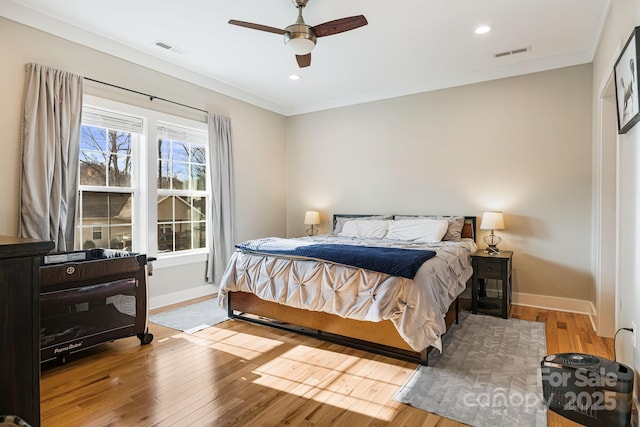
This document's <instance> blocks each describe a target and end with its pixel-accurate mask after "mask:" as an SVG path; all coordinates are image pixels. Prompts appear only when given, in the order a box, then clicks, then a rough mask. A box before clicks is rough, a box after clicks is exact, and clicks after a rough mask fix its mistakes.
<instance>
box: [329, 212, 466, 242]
mask: <svg viewBox="0 0 640 427" xmlns="http://www.w3.org/2000/svg"><path fill="white" fill-rule="evenodd" d="M400 216H402V217H407V216H415V217H436V216H437V217H449V216H452V215H376V214H334V215H333V228H332V230H335V229H336V226H337V225H338V223H339V222H340V218H365V217H379V219H394V218H395V217H400ZM476 222H477V217H475V216H465V217H464V226H463V227H462V237H463V238H468V239H472V240H473V241H474V242H475V241H476Z"/></svg>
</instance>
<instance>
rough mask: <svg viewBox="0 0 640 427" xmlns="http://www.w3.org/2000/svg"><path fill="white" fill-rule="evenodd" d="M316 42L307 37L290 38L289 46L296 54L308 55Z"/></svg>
mask: <svg viewBox="0 0 640 427" xmlns="http://www.w3.org/2000/svg"><path fill="white" fill-rule="evenodd" d="M315 46H316V44H315V43H314V42H313V41H312V40H309V39H307V38H290V39H289V40H288V41H287V47H288V48H289V49H291V50H292V51H293V53H295V54H296V55H307V54H309V53H311V51H312V50H313V48H314V47H315Z"/></svg>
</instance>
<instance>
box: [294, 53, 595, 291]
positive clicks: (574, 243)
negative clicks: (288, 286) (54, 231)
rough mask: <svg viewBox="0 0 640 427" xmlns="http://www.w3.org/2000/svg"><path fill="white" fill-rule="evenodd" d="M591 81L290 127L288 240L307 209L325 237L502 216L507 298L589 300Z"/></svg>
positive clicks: (578, 73)
mask: <svg viewBox="0 0 640 427" xmlns="http://www.w3.org/2000/svg"><path fill="white" fill-rule="evenodd" d="M591 82H592V69H591V65H582V66H576V67H570V68H564V69H559V70H554V71H548V72H542V73H536V74H530V75H525V76H520V77H514V78H508V79H502V80H496V81H491V82H486V83H480V84H474V85H469V86H463V87H457V88H452V89H446V90H440V91H435V92H429V93H423V94H418V95H412V96H406V97H401V98H396V99H390V100H385V101H379V102H372V103H368V104H363V105H358V106H354V107H346V108H339V109H334V110H330V111H324V112H318V113H311V114H305V115H300V116H296V117H290V118H288V119H287V170H288V172H287V181H288V185H289V187H288V190H287V220H288V221H287V233H288V235H290V236H295V235H301V234H303V233H304V228H305V226H304V225H303V224H302V222H303V221H302V220H303V215H304V211H305V210H307V209H312V208H313V209H317V210H320V211H321V213H322V215H323V224H321V231H325V232H326V231H329V230H330V218H331V215H332V214H333V213H414V214H416V213H423V214H464V215H478V216H480V215H481V214H482V212H483V211H484V210H489V209H499V210H502V211H504V213H505V222H506V230H504V231H503V232H500V233H499V234H501V235H502V236H503V238H504V240H503V242H502V244H501V245H500V247H501V248H502V249H510V250H513V251H515V255H514V291H515V292H518V293H524V294H540V295H548V296H556V297H564V298H572V299H580V300H590V299H591V296H592V292H593V291H592V287H593V280H592V277H591V273H590V268H591V266H590V244H591V236H590V233H591V84H592V83H591ZM482 235H484V232H483V234H482ZM482 235H481V236H482ZM480 242H481V240H480Z"/></svg>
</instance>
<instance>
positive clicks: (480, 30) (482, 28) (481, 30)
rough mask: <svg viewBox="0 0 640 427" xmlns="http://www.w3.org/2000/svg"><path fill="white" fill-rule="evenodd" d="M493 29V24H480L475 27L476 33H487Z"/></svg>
mask: <svg viewBox="0 0 640 427" xmlns="http://www.w3.org/2000/svg"><path fill="white" fill-rule="evenodd" d="M492 29H493V27H491V25H480V26H479V27H477V28H476V29H475V33H476V34H487V33H488V32H489V31H491V30H492Z"/></svg>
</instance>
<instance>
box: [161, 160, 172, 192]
mask: <svg viewBox="0 0 640 427" xmlns="http://www.w3.org/2000/svg"><path fill="white" fill-rule="evenodd" d="M158 188H164V189H169V188H171V162H168V161H164V160H160V161H158Z"/></svg>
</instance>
